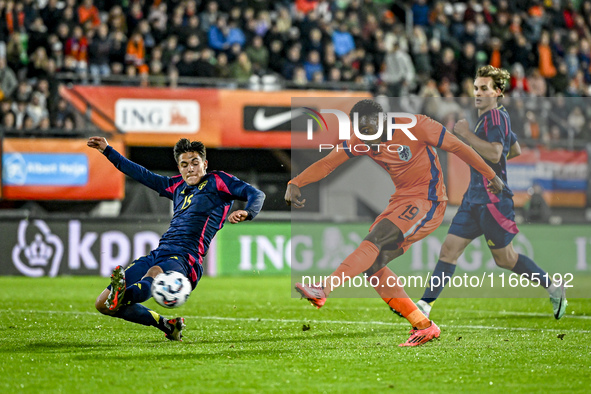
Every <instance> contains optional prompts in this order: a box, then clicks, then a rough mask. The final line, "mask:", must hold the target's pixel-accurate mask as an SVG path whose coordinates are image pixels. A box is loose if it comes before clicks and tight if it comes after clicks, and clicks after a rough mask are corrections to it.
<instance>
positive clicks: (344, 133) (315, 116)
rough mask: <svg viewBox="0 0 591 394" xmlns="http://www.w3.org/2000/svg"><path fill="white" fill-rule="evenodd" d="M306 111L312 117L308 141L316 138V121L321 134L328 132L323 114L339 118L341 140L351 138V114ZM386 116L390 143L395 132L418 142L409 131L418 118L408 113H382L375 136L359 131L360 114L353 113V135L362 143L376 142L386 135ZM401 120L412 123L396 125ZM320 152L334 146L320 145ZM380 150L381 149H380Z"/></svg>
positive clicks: (309, 109)
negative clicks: (398, 131)
mask: <svg viewBox="0 0 591 394" xmlns="http://www.w3.org/2000/svg"><path fill="white" fill-rule="evenodd" d="M303 108H304V109H305V110H306V111H303V113H304V114H306V115H308V116H310V117H311V118H312V119H308V123H307V129H306V131H307V136H306V138H307V139H308V140H312V139H313V138H314V121H315V122H316V124H317V125H318V126H319V127H320V130H321V132H322V131H326V130H328V124H327V122H326V120H325V119H324V117H323V116H322V114H333V115H335V116H336V117H337V121H338V126H339V140H349V139H350V137H351V120H350V119H349V114H347V113H345V112H343V111H340V110H338V109H321V110H320V112H318V111H315V110H313V109H312V108H309V107H303ZM384 116H385V117H386V122H385V123H386V126H385V129H386V138H387V140H388V141H390V140H392V135H393V133H394V130H400V131H402V132H403V133H404V134H405V135H406V136H407V137H408V138H409V139H410V140H412V141H417V137H415V136H414V134H413V133H412V132H411V131H410V130H409V129H410V128H412V127H414V126H416V124H417V117H416V116H415V115H413V114H410V113H406V112H387V113H383V112H380V113H379V114H378V129H377V131H376V132H375V133H374V134H363V133H361V132H360V131H359V113H357V112H354V113H353V133H354V135H355V136H357V137H358V138H359V139H360V140H361V141H375V140H376V139H379V138H381V137H382V135H383V133H384ZM399 119H410V123H396V120H399ZM372 145H381V144H372ZM319 148H320V151H322V150H324V149H333V148H334V145H332V144H320V145H319ZM378 149H379V147H378Z"/></svg>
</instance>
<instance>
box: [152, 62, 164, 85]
mask: <svg viewBox="0 0 591 394" xmlns="http://www.w3.org/2000/svg"><path fill="white" fill-rule="evenodd" d="M150 76H151V77H152V78H151V85H152V86H156V87H164V86H166V74H164V70H163V68H162V63H161V62H160V60H156V59H152V60H151V61H150Z"/></svg>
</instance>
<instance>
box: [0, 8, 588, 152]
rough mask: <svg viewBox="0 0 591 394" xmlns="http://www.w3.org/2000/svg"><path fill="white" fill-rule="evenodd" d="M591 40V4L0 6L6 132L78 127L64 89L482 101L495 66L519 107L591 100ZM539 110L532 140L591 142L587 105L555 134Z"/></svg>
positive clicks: (526, 114) (532, 121)
mask: <svg viewBox="0 0 591 394" xmlns="http://www.w3.org/2000/svg"><path fill="white" fill-rule="evenodd" d="M590 43H591V0H579V1H576V2H570V1H562V2H559V1H545V2H541V1H537V0H532V1H517V2H508V1H506V0H485V1H484V2H477V1H454V2H451V1H438V0H404V1H400V2H395V1H393V0H381V1H362V0H343V1H336V0H318V1H317V0H314V1H313V0H302V1H300V0H296V1H289V0H281V1H276V2H268V1H236V2H230V1H224V0H217V1H203V0H171V1H162V0H131V1H125V2H116V1H110V0H67V1H64V0H45V1H26V2H21V1H13V0H0V100H2V103H3V104H5V105H3V106H2V108H4V109H3V110H2V113H1V115H2V124H3V125H4V127H7V125H11V126H12V127H15V128H22V127H23V126H24V125H25V124H27V125H32V127H34V128H36V127H43V128H45V127H47V122H49V126H50V127H59V128H61V127H64V124H65V123H66V120H67V119H70V120H68V123H72V124H74V125H75V126H76V122H75V119H76V117H75V116H74V114H73V113H72V112H71V111H69V110H68V114H67V115H66V114H65V112H64V111H65V107H64V104H63V103H62V100H60V99H59V97H58V96H57V92H58V87H59V84H60V83H89V82H90V83H94V84H124V85H129V86H150V85H151V86H178V85H179V84H181V85H182V84H187V83H190V84H192V85H193V86H241V87H249V85H248V84H249V81H250V80H251V76H257V77H263V76H266V75H273V76H274V77H275V80H277V81H280V86H281V87H290V88H296V89H306V88H318V87H322V88H326V89H334V90H350V89H355V90H369V91H370V92H372V93H373V94H375V95H379V94H383V93H385V94H388V95H391V96H400V95H402V96H407V95H417V96H424V97H432V96H436V95H439V96H443V97H448V98H449V97H451V96H458V97H460V96H470V95H472V89H471V86H470V80H471V79H472V78H473V76H474V72H475V70H476V69H477V68H478V67H480V66H482V65H485V64H493V65H495V66H497V67H504V68H507V69H509V70H511V81H510V86H509V89H508V92H507V96H509V97H522V98H529V97H544V96H555V95H564V96H567V97H587V96H589V95H591V91H590V86H591V69H590V67H591V45H590ZM89 77H90V78H89ZM191 77H197V78H198V79H197V80H195V81H191ZM208 80H211V82H208ZM220 80H232V81H229V82H228V83H226V84H223V83H221V84H220V82H219V81H220ZM40 81H43V82H41V83H40ZM216 81H217V82H216ZM229 83H232V85H229ZM446 102H447V101H446ZM450 105H451V103H450ZM516 105H517V104H516ZM531 106H532V105H530V107H531ZM533 107H535V105H533ZM533 107H532V108H527V110H526V111H522V112H523V113H521V115H520V116H521V119H523V121H524V122H525V123H524V127H523V130H520V133H521V134H522V135H523V136H526V137H528V138H531V139H532V140H534V141H545V140H554V139H556V138H558V139H564V138H575V139H585V138H588V136H589V135H590V134H591V133H590V128H589V126H588V124H589V122H588V120H589V118H590V117H591V109H589V108H588V106H584V105H580V106H577V107H576V108H567V109H566V110H565V111H563V112H564V116H565V119H567V118H568V119H569V121H568V124H567V125H558V127H557V128H552V126H553V125H555V123H556V122H554V123H552V125H550V124H549V123H548V122H553V121H552V119H550V120H548V119H549V117H550V118H551V116H550V115H548V114H547V113H543V112H540V108H533ZM519 111H521V110H518V111H517V112H519ZM70 115H71V117H70ZM46 119H47V120H46ZM71 119H74V121H72V120H71Z"/></svg>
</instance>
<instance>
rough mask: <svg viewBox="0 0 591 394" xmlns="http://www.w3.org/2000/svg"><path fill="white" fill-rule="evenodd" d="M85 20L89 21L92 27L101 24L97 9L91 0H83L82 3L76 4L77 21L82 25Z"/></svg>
mask: <svg viewBox="0 0 591 394" xmlns="http://www.w3.org/2000/svg"><path fill="white" fill-rule="evenodd" d="M87 21H88V22H90V24H91V26H92V27H97V26H98V25H100V24H101V18H100V16H99V10H98V8H96V6H95V5H94V4H93V0H83V1H82V4H80V6H78V22H79V23H80V24H82V25H84V24H85V23H86V22H87Z"/></svg>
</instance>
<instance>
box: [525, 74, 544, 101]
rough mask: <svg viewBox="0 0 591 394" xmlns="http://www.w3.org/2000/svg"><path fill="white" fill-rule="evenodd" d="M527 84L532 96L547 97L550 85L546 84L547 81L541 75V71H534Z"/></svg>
mask: <svg viewBox="0 0 591 394" xmlns="http://www.w3.org/2000/svg"><path fill="white" fill-rule="evenodd" d="M527 84H528V85H529V91H530V94H531V95H532V96H534V97H546V92H547V91H548V85H547V84H546V80H545V79H544V77H543V76H542V74H541V73H540V70H539V69H537V68H536V69H533V70H532V72H531V74H530V76H529V78H528V79H527Z"/></svg>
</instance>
